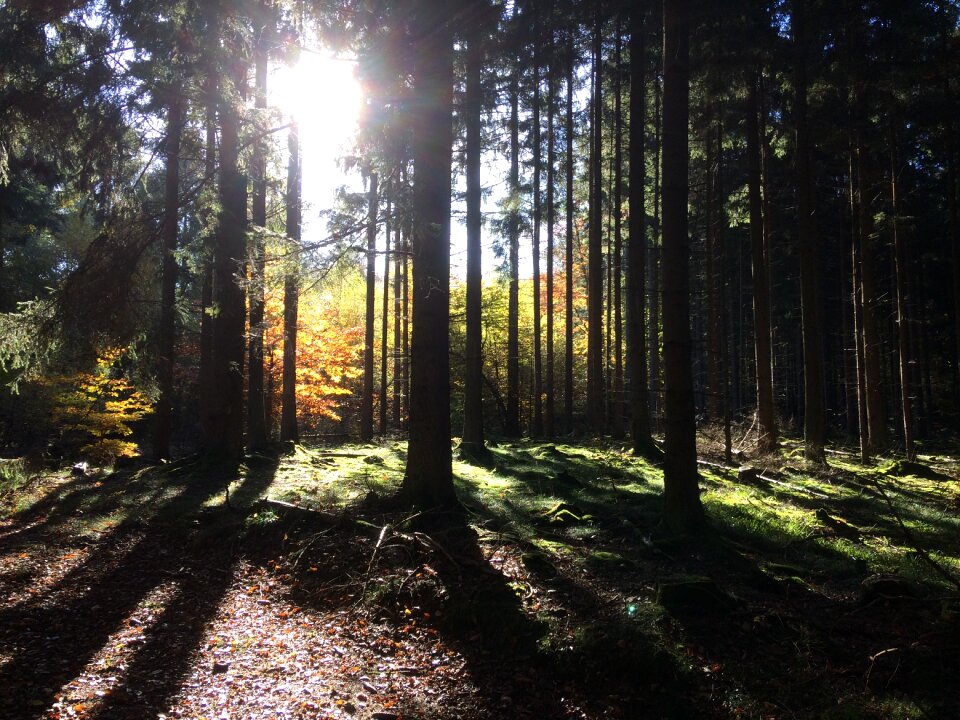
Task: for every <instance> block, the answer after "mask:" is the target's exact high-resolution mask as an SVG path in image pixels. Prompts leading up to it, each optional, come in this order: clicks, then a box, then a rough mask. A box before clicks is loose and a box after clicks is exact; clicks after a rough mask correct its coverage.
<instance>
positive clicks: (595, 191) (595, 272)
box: [587, 0, 604, 433]
mask: <svg viewBox="0 0 960 720" xmlns="http://www.w3.org/2000/svg"><path fill="white" fill-rule="evenodd" d="M600 19H601V17H600V2H599V0H598V1H597V2H595V9H594V28H593V98H592V103H593V105H592V107H593V117H592V118H591V122H590V128H591V138H592V142H591V148H590V178H591V180H590V182H591V190H590V235H589V240H588V244H587V252H588V260H587V421H588V422H589V423H590V427H591V429H592V430H593V431H594V432H596V433H601V432H603V429H604V422H603V417H604V413H603V239H602V235H601V222H602V217H603V216H602V214H601V208H602V203H603V178H602V172H601V167H602V162H601V159H602V157H603V69H602V68H603V42H602V35H601V32H600V30H601V22H600Z"/></svg>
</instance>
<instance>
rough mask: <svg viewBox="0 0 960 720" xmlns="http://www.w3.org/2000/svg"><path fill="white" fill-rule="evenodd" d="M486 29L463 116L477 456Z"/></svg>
mask: <svg viewBox="0 0 960 720" xmlns="http://www.w3.org/2000/svg"><path fill="white" fill-rule="evenodd" d="M481 28H482V25H481V23H480V22H479V18H470V22H469V24H468V37H467V58H466V73H467V78H466V96H465V99H464V108H463V113H464V117H465V122H466V128H467V143H466V145H467V147H466V151H467V152H466V156H467V157H466V161H467V343H466V376H465V378H464V381H465V382H464V407H463V438H462V440H461V444H460V448H461V451H463V452H465V453H467V454H470V455H476V454H478V453H482V452H483V450H484V439H483V326H482V324H481V323H482V319H481V300H482V286H481V283H482V281H483V278H482V274H481V260H482V249H481V246H480V239H481V237H480V236H481V223H482V216H481V214H480V209H481V192H482V188H481V186H480V153H481V137H480V135H481V130H482V125H481V111H482V106H483V94H482V88H481V84H480V83H481V75H480V71H481V65H482V63H483V47H482V45H481V42H482V34H481V33H482V30H481Z"/></svg>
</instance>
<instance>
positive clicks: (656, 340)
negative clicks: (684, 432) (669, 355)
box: [648, 78, 663, 432]
mask: <svg viewBox="0 0 960 720" xmlns="http://www.w3.org/2000/svg"><path fill="white" fill-rule="evenodd" d="M653 91H654V95H653V124H654V143H653V147H654V153H653V237H652V238H651V252H650V327H649V335H650V339H649V343H650V352H649V361H650V390H649V393H648V397H649V399H650V405H651V406H652V408H653V417H652V420H651V432H652V431H653V425H654V424H656V425H657V427H658V428H659V426H660V425H659V424H660V414H661V408H662V407H663V405H662V402H661V397H662V392H661V391H662V382H661V374H660V307H661V302H660V301H661V299H662V297H663V292H662V286H661V283H660V256H661V252H660V249H661V242H662V239H661V238H662V228H661V224H660V221H661V217H662V216H661V212H660V199H661V190H662V183H661V174H660V168H661V162H660V160H661V157H662V153H661V140H662V137H663V134H662V133H663V113H662V108H661V105H662V103H661V92H662V91H661V88H660V81H659V80H658V79H657V78H654V81H653Z"/></svg>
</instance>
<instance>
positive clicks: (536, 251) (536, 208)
mask: <svg viewBox="0 0 960 720" xmlns="http://www.w3.org/2000/svg"><path fill="white" fill-rule="evenodd" d="M535 7H536V6H535ZM534 22H535V31H534V51H533V113H532V114H533V117H532V118H531V123H532V125H533V127H532V133H531V134H532V142H533V248H532V251H531V259H532V261H533V426H532V428H531V433H530V434H531V435H532V436H533V437H541V436H542V435H543V352H542V346H541V338H542V332H541V331H542V318H541V306H540V301H541V297H540V229H541V228H540V226H541V224H542V223H541V220H542V214H543V205H542V203H541V198H540V175H541V172H542V170H543V150H542V147H541V129H540V94H541V93H540V50H539V42H540V39H539V37H538V35H537V33H538V32H539V29H540V26H539V17H538V16H535V19H534Z"/></svg>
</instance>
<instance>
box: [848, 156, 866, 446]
mask: <svg viewBox="0 0 960 720" xmlns="http://www.w3.org/2000/svg"><path fill="white" fill-rule="evenodd" d="M849 146H850V166H849V193H850V218H851V228H852V232H851V238H850V239H851V243H850V288H851V296H852V305H853V340H854V353H855V355H856V360H857V362H856V393H857V429H858V431H859V435H860V460H861V461H862V462H867V460H868V459H869V457H870V442H869V430H868V429H867V392H866V382H865V381H864V360H863V302H862V295H861V293H860V233H861V228H860V218H861V215H860V210H859V205H860V198H861V195H860V189H859V188H858V187H857V186H856V184H855V181H854V177H855V176H854V163H855V161H854V157H855V155H856V152H855V150H854V143H853V139H852V138H850V143H849Z"/></svg>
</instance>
